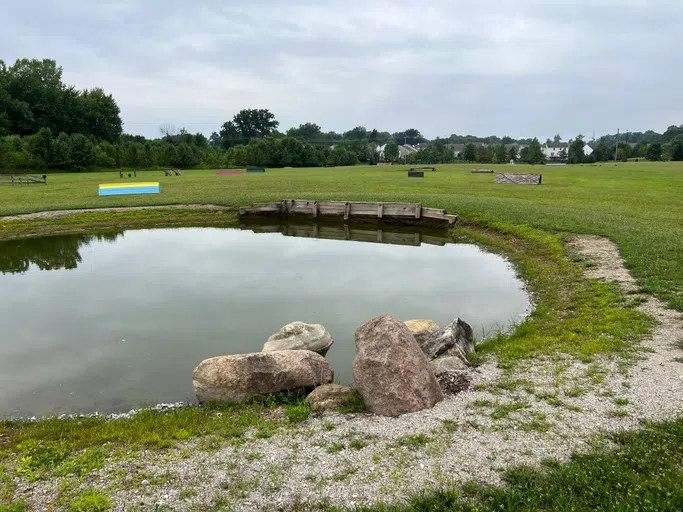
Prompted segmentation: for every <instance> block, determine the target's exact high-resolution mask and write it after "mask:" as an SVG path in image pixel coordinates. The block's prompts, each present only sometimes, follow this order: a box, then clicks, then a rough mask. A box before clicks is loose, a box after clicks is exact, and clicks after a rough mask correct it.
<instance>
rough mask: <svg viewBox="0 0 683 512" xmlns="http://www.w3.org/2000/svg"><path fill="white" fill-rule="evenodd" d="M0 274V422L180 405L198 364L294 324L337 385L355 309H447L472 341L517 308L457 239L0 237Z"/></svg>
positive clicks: (401, 314) (512, 287) (175, 233)
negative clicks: (307, 332) (313, 331)
mask: <svg viewBox="0 0 683 512" xmlns="http://www.w3.org/2000/svg"><path fill="white" fill-rule="evenodd" d="M290 234H291V233H290ZM379 235H380V236H379V238H380V239H381V238H382V236H381V233H380V234H379ZM389 235H390V234H389ZM401 236H403V235H401ZM386 238H388V236H387V234H385V235H384V239H386ZM389 238H390V237H389ZM418 239H419V237H418V238H416V240H418ZM437 241H438V240H437ZM444 242H445V241H441V243H444ZM417 243H420V242H419V241H418V242H417ZM0 272H2V274H0V417H3V416H32V415H39V416H40V415H51V414H61V413H67V414H68V413H88V412H94V411H99V412H100V413H105V412H115V411H126V410H129V409H131V408H133V407H140V406H144V405H153V404H157V403H160V402H176V401H192V400H193V398H194V397H193V392H192V369H193V368H194V366H196V365H197V364H198V363H199V362H200V361H202V360H203V359H205V358H208V357H213V356H216V355H222V354H236V353H245V352H255V351H259V350H260V349H261V348H262V346H263V343H264V342H265V341H266V339H267V338H268V337H269V336H270V335H271V334H273V333H274V332H275V331H276V330H277V329H279V328H280V327H282V326H283V325H285V324H287V323H289V322H292V321H295V320H300V321H303V322H308V323H321V324H323V325H324V326H325V327H326V328H327V329H328V331H329V332H330V333H331V334H332V336H333V338H334V339H335V343H334V345H333V346H332V348H331V349H330V351H329V353H328V355H327V358H328V360H329V361H330V363H331V365H332V367H333V368H334V370H335V374H336V380H337V381H339V382H341V383H350V382H352V378H353V377H352V371H351V368H352V362H353V357H354V331H355V329H356V327H358V326H360V325H361V324H363V323H364V322H366V321H367V320H369V319H370V318H373V317H375V316H378V315H382V314H385V313H390V314H392V315H394V316H395V317H397V318H400V319H403V320H408V319H411V318H429V319H433V320H435V321H436V322H437V323H438V324H439V325H444V324H446V323H448V322H449V321H451V320H452V319H453V318H454V317H456V316H459V317H461V318H463V319H464V320H466V321H467V322H469V323H470V324H471V325H472V326H473V328H474V329H475V332H476V333H479V334H481V333H482V332H488V331H490V330H492V329H496V328H504V327H506V326H508V325H510V323H511V322H512V321H516V320H519V319H520V317H521V316H523V315H524V314H525V312H526V311H527V310H528V296H527V294H526V293H525V291H524V289H523V283H522V282H521V281H520V280H519V279H518V278H517V277H516V276H515V272H514V270H513V268H512V267H511V265H510V264H509V263H507V262H506V261H505V260H504V259H503V258H501V257H500V256H497V255H493V254H489V253H486V252H484V251H482V250H481V249H480V248H479V247H477V246H475V245H468V244H451V243H447V244H445V245H443V246H439V245H427V244H425V243H422V244H421V245H420V246H407V245H390V244H386V243H384V244H381V243H364V242H357V241H345V240H321V239H313V238H298V237H296V236H283V235H282V234H281V233H258V234H257V233H254V232H251V231H247V230H239V229H218V228H182V229H156V230H139V231H125V232H122V233H115V234H109V235H80V236H73V235H70V236H58V237H45V238H38V239H27V240H20V241H11V242H4V243H0Z"/></svg>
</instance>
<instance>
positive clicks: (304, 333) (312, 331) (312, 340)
mask: <svg viewBox="0 0 683 512" xmlns="http://www.w3.org/2000/svg"><path fill="white" fill-rule="evenodd" d="M332 343H334V340H333V339H332V336H330V333H329V332H327V329H325V328H324V327H323V326H322V325H320V324H305V323H303V322H292V323H291V324H287V325H285V326H284V327H282V328H281V329H280V330H279V331H277V332H276V333H275V334H273V335H272V336H271V337H270V338H268V341H266V343H265V345H263V352H275V351H278V350H310V351H312V352H316V353H318V354H320V355H322V356H324V355H325V354H327V351H328V350H329V349H330V347H331V346H332Z"/></svg>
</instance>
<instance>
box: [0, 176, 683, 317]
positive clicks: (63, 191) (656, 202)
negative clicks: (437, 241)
mask: <svg viewBox="0 0 683 512" xmlns="http://www.w3.org/2000/svg"><path fill="white" fill-rule="evenodd" d="M474 167H490V168H493V169H495V170H496V171H505V172H541V173H542V174H543V185H542V186H540V187H535V186H514V185H495V184H494V183H493V179H494V177H493V175H491V174H472V173H471V172H470V171H471V169H472V168H474ZM406 170H407V167H406V166H397V167H347V168H323V169H268V171H267V172H266V173H265V174H261V173H250V174H243V175H237V176H216V174H215V171H205V170H189V171H184V172H183V176H173V177H166V176H163V173H162V172H160V171H143V172H139V173H138V177H137V179H132V180H131V179H128V178H126V179H124V180H121V179H120V178H119V174H118V172H102V173H82V174H75V173H74V174H50V175H49V177H48V185H47V186H44V185H35V186H33V185H32V186H30V187H18V186H6V185H3V186H0V215H13V214H19V213H29V212H35V211H42V210H59V209H71V208H97V207H105V206H139V205H155V204H156V205H158V204H181V203H206V204H208V203H212V204H221V205H229V206H234V207H238V206H244V205H248V204H251V203H253V202H264V201H279V200H280V199H285V198H292V199H318V200H323V199H336V200H360V201H410V202H421V203H422V204H423V205H425V206H429V207H438V208H444V209H445V210H447V211H448V212H449V213H458V214H460V215H462V216H464V217H466V218H471V219H477V220H480V221H484V222H485V223H490V222H496V221H505V222H513V223H518V224H526V225H530V226H533V227H537V228H542V229H548V230H555V231H562V232H570V233H589V234H595V235H604V236H608V237H609V238H611V239H612V240H614V241H615V242H616V243H617V244H618V245H619V248H620V249H621V252H622V254H623V256H624V257H625V258H626V264H627V266H628V267H629V268H630V269H631V271H632V272H633V274H634V275H635V277H636V278H637V279H638V282H639V284H640V285H641V287H642V288H643V289H644V291H646V292H649V293H654V294H656V295H658V296H659V297H660V298H663V299H665V300H667V301H669V302H670V303H671V304H672V305H673V306H674V307H676V308H677V309H678V310H680V311H683V162H667V163H660V162H652V163H650V162H644V163H643V162H641V163H636V162H629V163H620V164H617V165H615V164H613V163H612V164H602V165H585V166H567V167H566V168H557V167H544V166H543V167H531V166H523V165H516V166H514V167H511V166H509V165H498V166H496V165H482V166H479V165H462V164H460V165H439V166H438V171H437V172H427V173H425V178H424V179H417V178H408V177H407V173H406ZM121 181H125V182H129V181H159V182H160V183H161V194H159V195H142V196H119V197H98V195H97V191H98V184H99V183H120V182H121ZM1 232H2V226H1V224H0V235H1Z"/></svg>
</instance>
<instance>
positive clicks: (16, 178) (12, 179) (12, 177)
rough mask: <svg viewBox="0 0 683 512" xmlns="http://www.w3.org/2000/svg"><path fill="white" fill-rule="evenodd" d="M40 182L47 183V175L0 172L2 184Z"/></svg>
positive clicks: (0, 182)
mask: <svg viewBox="0 0 683 512" xmlns="http://www.w3.org/2000/svg"><path fill="white" fill-rule="evenodd" d="M31 183H34V184H35V183H42V184H44V185H47V175H45V174H43V175H42V176H33V175H30V174H0V184H4V185H30V184H31Z"/></svg>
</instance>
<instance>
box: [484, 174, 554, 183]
mask: <svg viewBox="0 0 683 512" xmlns="http://www.w3.org/2000/svg"><path fill="white" fill-rule="evenodd" d="M541 178H542V176H541V175H540V174H506V173H500V174H496V181H495V183H509V184H512V185H540V184H541Z"/></svg>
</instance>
